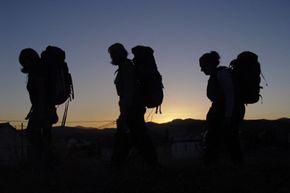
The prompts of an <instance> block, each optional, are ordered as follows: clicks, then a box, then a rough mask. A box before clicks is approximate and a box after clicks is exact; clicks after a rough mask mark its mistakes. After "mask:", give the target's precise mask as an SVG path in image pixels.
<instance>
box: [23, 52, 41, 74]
mask: <svg viewBox="0 0 290 193" xmlns="http://www.w3.org/2000/svg"><path fill="white" fill-rule="evenodd" d="M18 60H19V63H20V64H21V66H22V67H23V68H22V69H21V71H22V72H23V73H28V72H29V71H30V70H31V69H32V68H34V67H35V66H37V65H38V64H39V63H40V57H39V55H38V53H37V52H36V51H35V50H33V49H32V48H25V49H23V50H21V52H20V54H19V58H18Z"/></svg>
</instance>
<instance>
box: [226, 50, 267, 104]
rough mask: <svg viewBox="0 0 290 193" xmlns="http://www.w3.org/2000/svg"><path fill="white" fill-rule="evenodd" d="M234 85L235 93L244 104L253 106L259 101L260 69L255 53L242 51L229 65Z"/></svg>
mask: <svg viewBox="0 0 290 193" xmlns="http://www.w3.org/2000/svg"><path fill="white" fill-rule="evenodd" d="M230 68H231V70H232V73H233V78H234V82H235V85H236V93H237V94H238V96H239V97H240V99H241V100H242V101H243V103H244V104H254V103H256V102H258V101H259V99H260V97H261V95H260V89H262V87H261V86H260V82H261V77H260V75H261V67H260V63H259V62H258V56H257V55H256V54H255V53H252V52H249V51H244V52H242V53H240V54H239V55H238V56H237V58H236V59H235V60H233V61H232V62H231V63H230Z"/></svg>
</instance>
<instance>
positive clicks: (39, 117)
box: [19, 48, 58, 164]
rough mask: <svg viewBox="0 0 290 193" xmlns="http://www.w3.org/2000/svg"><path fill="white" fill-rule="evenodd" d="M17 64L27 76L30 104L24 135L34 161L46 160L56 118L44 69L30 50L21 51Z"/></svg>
mask: <svg viewBox="0 0 290 193" xmlns="http://www.w3.org/2000/svg"><path fill="white" fill-rule="evenodd" d="M19 62H20V64H21V65H22V67H23V68H22V70H21V71H22V72H23V73H25V74H27V90H28V93H29V98H30V102H31V109H30V111H29V113H28V115H27V116H26V118H25V119H27V120H28V125H27V129H26V135H27V138H28V140H29V141H30V143H31V145H32V148H33V151H34V154H35V155H33V156H34V161H36V162H39V161H40V160H39V159H46V158H44V157H47V156H49V155H48V154H50V147H49V146H50V143H51V128H52V125H53V124H54V123H56V122H57V121H58V116H57V114H56V108H55V105H54V103H53V100H52V98H51V97H50V94H49V93H50V91H49V90H48V81H47V78H46V72H45V67H44V65H43V63H42V61H41V59H40V57H39V55H38V53H37V52H36V51H35V50H33V49H31V48H26V49H23V50H22V51H21V52H20V55H19ZM35 159H36V160H35ZM37 164H40V163H37Z"/></svg>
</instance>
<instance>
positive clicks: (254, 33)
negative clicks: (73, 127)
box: [0, 0, 290, 125]
mask: <svg viewBox="0 0 290 193" xmlns="http://www.w3.org/2000/svg"><path fill="white" fill-rule="evenodd" d="M289 10H290V1H289V0H218V1H216V0H163V1H162V0H142V1H141V0H115V1H112V0H81V1H80V0H79V1H78V0H25V1H22V0H1V1H0V20H1V22H0V23H1V32H0V40H1V41H0V65H1V70H0V89H1V98H0V120H20V121H21V120H24V117H25V116H26V113H27V112H28V110H29V108H30V102H29V97H28V93H27V91H26V75H24V74H22V73H21V72H20V64H19V63H18V55H19V52H20V50H21V49H23V48H26V47H31V48H34V49H35V50H36V51H38V52H41V51H43V50H44V49H45V47H46V46H47V45H55V46H59V47H61V48H63V49H64V50H65V51H66V55H67V62H68V65H69V68H70V71H71V74H72V76H73V81H74V88H75V100H74V101H73V102H72V103H71V104H70V109H69V114H68V121H103V120H115V119H116V118H117V116H118V106H117V105H118V103H117V102H118V98H117V96H116V91H115V86H114V84H113V80H114V71H115V70H116V67H115V66H112V65H111V64H110V58H109V55H108V53H107V48H108V46H110V45H111V44H113V43H115V42H120V43H123V44H124V45H125V47H126V48H127V49H128V51H130V49H131V48H132V47H134V46H135V45H138V44H142V45H147V46H151V47H152V48H153V49H154V50H155V57H156V61H157V63H158V68H159V71H160V72H161V74H162V75H163V81H164V86H165V89H164V92H165V98H164V103H163V105H162V110H163V114H161V115H154V114H153V113H152V111H151V110H149V113H148V114H147V115H146V119H147V120H148V121H155V122H165V121H170V120H172V119H175V118H182V119H184V118H194V119H205V115H206V112H207V110H208V108H209V106H210V102H209V100H208V99H207V98H206V91H205V90H206V84H207V79H208V77H206V76H205V75H204V74H202V73H201V71H200V68H199V65H198V59H199V57H200V56H201V55H202V54H203V53H205V52H209V51H211V50H216V51H217V52H218V53H219V54H220V55H221V64H222V65H228V64H229V62H230V61H231V60H232V59H234V58H235V57H236V56H237V54H239V53H240V52H242V51H244V50H249V51H253V52H255V53H256V54H258V56H259V60H260V63H261V65H262V71H263V74H264V76H265V77H266V80H267V81H268V83H269V86H268V87H265V82H264V81H262V86H264V89H263V90H262V92H261V93H262V95H263V104H262V103H261V102H259V103H257V104H254V105H249V106H248V107H247V112H246V118H247V119H276V118H280V117H290V108H289V107H290V89H289V85H290V76H289V73H290V12H289ZM129 57H132V55H130V56H129ZM58 112H59V115H60V116H61V115H62V107H60V108H59V110H58ZM150 113H151V114H150ZM75 124H78V125H84V124H85V122H80V123H75ZM86 124H87V123H86Z"/></svg>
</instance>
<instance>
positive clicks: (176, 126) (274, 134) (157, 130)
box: [53, 118, 290, 143]
mask: <svg viewBox="0 0 290 193" xmlns="http://www.w3.org/2000/svg"><path fill="white" fill-rule="evenodd" d="M147 126H148V128H149V132H150V134H151V136H152V138H153V140H154V141H156V142H157V143H163V142H164V141H168V140H174V141H182V140H190V139H193V138H195V137H196V136H197V135H200V133H201V132H202V131H203V130H204V129H206V121H204V120H195V119H184V120H183V119H175V120H173V121H170V122H167V123H161V124H158V123H153V122H148V123H147ZM115 131H116V130H115V129H114V128H106V129H97V128H95V129H94V128H85V127H66V128H60V127H55V128H54V129H53V132H54V134H55V135H56V136H57V137H60V138H66V139H69V138H85V139H87V140H93V141H95V140H98V141H105V142H107V141H110V142H112V140H113V136H114V133H115ZM240 131H241V137H242V138H243V139H246V140H251V141H253V142H254V143H256V142H258V141H266V142H270V141H271V142H273V141H275V142H277V141H279V142H285V143H287V142H289V143H290V119H289V118H281V119H277V120H266V119H258V120H245V121H244V122H243V124H242V125H241V129H240Z"/></svg>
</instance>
